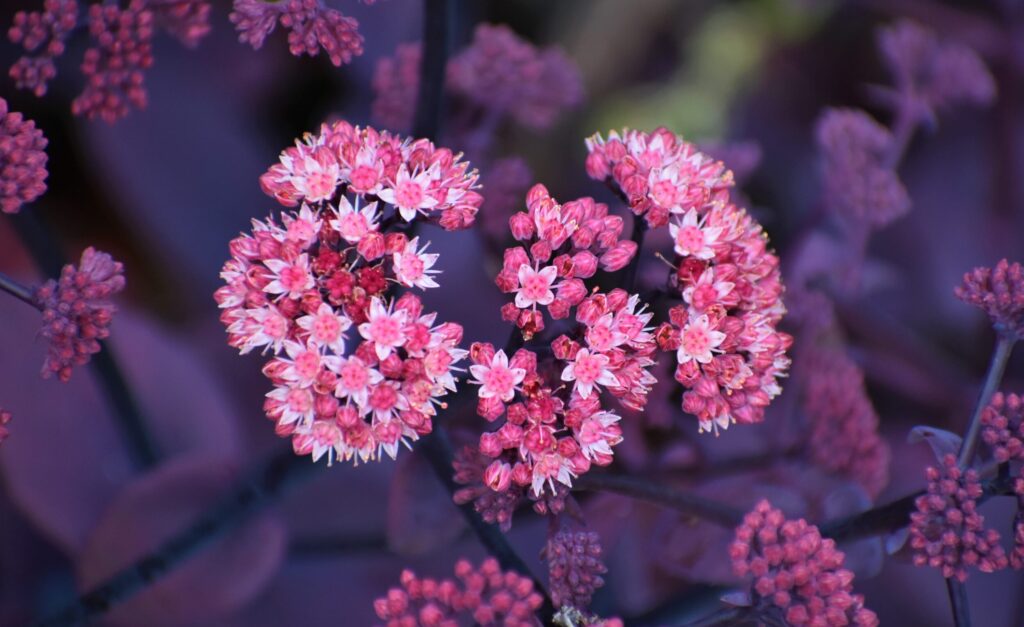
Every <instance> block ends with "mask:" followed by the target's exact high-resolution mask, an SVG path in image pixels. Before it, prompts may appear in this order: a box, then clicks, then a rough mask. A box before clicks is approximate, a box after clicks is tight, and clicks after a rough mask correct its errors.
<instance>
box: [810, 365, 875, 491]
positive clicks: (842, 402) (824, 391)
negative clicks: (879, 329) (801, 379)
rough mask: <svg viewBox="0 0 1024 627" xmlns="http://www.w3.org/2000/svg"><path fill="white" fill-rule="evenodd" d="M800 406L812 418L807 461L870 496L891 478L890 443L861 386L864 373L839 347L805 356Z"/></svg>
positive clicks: (862, 385)
mask: <svg viewBox="0 0 1024 627" xmlns="http://www.w3.org/2000/svg"><path fill="white" fill-rule="evenodd" d="M808 362H809V363H808V365H807V373H808V374H807V378H806V382H805V386H806V387H805V389H804V399H803V406H804V412H805V413H806V416H807V420H808V422H809V423H810V425H809V426H810V437H809V440H808V448H809V452H810V457H811V460H812V461H813V462H814V463H815V464H816V465H817V466H819V467H820V468H823V469H825V470H827V471H828V472H832V473H837V474H841V475H844V476H847V477H849V478H850V479H852V480H853V481H855V482H856V483H857V484H859V485H860V486H861V487H863V488H864V491H865V492H867V493H868V495H869V496H871V497H872V498H874V497H877V496H878V494H879V493H880V492H881V491H882V489H883V488H885V486H886V484H888V483H889V459H890V452H889V446H888V445H887V444H886V443H885V441H884V440H883V439H882V437H881V435H880V434H879V433H878V414H876V413H875V408H874V407H873V406H872V404H871V399H869V398H868V396H867V392H866V390H865V389H864V373H863V372H861V370H860V368H859V367H857V365H856V364H854V363H853V362H852V361H851V360H850V359H849V358H848V357H847V356H846V355H844V354H842V353H841V352H839V351H834V350H831V351H830V350H828V349H821V350H816V351H815V352H814V353H812V354H811V355H810V356H809V359H808Z"/></svg>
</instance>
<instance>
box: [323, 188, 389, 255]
mask: <svg viewBox="0 0 1024 627" xmlns="http://www.w3.org/2000/svg"><path fill="white" fill-rule="evenodd" d="M356 204H357V205H358V200H357V202H356ZM335 216H336V218H335V219H334V220H332V221H331V228H333V229H335V230H336V231H338V234H339V235H341V238H342V239H344V240H345V241H346V242H348V243H349V244H358V243H359V242H360V241H361V240H362V239H363V238H364V237H366V236H367V235H368V234H369V233H370V232H371V231H376V230H377V216H378V213H377V203H376V202H371V203H369V204H367V205H366V206H364V207H363V208H362V209H357V208H356V207H354V206H353V205H352V203H350V202H349V201H348V198H345V197H344V196H342V198H341V200H340V201H338V207H337V209H335Z"/></svg>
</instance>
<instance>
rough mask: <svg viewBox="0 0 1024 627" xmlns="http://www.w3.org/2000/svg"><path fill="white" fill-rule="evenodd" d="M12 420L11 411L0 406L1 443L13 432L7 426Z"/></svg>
mask: <svg viewBox="0 0 1024 627" xmlns="http://www.w3.org/2000/svg"><path fill="white" fill-rule="evenodd" d="M10 422H11V412H9V411H7V410H6V409H3V408H0V444H3V443H4V440H6V439H7V436H9V435H10V434H11V431H10V429H8V428H7V425H8V424H9V423H10Z"/></svg>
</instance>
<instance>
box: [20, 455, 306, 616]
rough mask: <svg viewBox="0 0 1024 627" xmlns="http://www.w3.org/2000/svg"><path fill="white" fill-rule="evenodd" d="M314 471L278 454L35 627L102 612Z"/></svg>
mask: <svg viewBox="0 0 1024 627" xmlns="http://www.w3.org/2000/svg"><path fill="white" fill-rule="evenodd" d="M315 468H317V465H316V464H314V463H312V462H310V461H309V459H308V458H306V457H299V456H298V455H296V454H295V453H294V452H292V450H291V449H288V450H285V451H283V452H281V453H280V454H278V455H276V456H275V457H273V458H272V459H270V460H269V461H268V462H266V463H264V464H262V465H260V467H258V468H257V469H256V470H255V471H254V472H253V473H252V474H250V475H249V477H248V479H246V480H245V481H242V482H241V483H240V484H238V486H237V488H236V489H235V490H234V491H233V492H232V493H231V494H230V495H228V496H227V497H226V498H224V500H222V501H221V502H220V503H218V504H217V505H216V506H214V507H213V508H212V509H211V510H210V511H209V512H207V513H206V514H205V515H204V516H203V517H202V518H200V519H199V520H197V521H196V522H194V523H193V524H191V525H189V526H188V527H187V528H186V529H185V530H184V531H182V532H181V533H179V534H178V535H176V536H174V537H173V538H171V539H170V540H168V541H167V542H165V543H163V544H162V545H160V547H159V548H157V549H156V550H155V551H153V552H152V553H150V554H148V555H146V556H144V557H143V558H141V559H140V560H138V561H137V562H135V563H134V564H132V565H131V566H129V567H128V568H125V569H124V570H122V571H120V572H119V573H117V574H115V575H114V576H113V577H111V578H109V579H108V580H107V581H105V582H104V583H102V584H100V585H99V586H97V587H95V588H93V589H92V590H90V591H89V592H87V593H86V594H84V595H83V596H81V597H79V599H78V600H77V601H75V602H74V603H72V604H71V605H69V606H68V607H66V608H64V609H63V610H61V611H60V612H58V613H56V614H55V615H53V616H52V617H50V618H49V619H46V620H43V621H41V622H39V623H36V625H37V627H58V626H62V625H78V624H81V623H84V622H86V621H88V620H90V619H91V618H94V617H96V616H100V615H102V614H104V613H106V612H107V611H109V610H110V609H111V608H113V607H114V606H115V605H117V604H118V603H120V602H122V601H125V600H126V599H128V598H130V597H132V596H134V595H135V594H137V593H139V592H140V591H142V590H143V589H145V588H146V587H148V586H149V585H151V584H153V583H155V582H156V581H157V580H159V579H160V578H162V577H164V576H165V575H167V574H168V573H170V572H172V571H174V570H175V569H176V568H177V567H178V566H180V565H181V564H182V563H183V562H184V561H185V560H187V559H188V558H189V557H191V556H193V555H195V554H196V553H197V552H199V551H200V550H202V549H204V548H206V547H207V546H208V545H210V544H211V543H213V541H214V540H216V539H217V538H219V537H221V536H222V535H224V534H225V533H226V532H228V531H230V530H231V529H233V528H234V527H236V526H237V525H239V524H241V523H242V522H244V521H245V520H246V519H247V518H248V517H249V516H250V515H252V514H253V513H255V512H256V511H258V510H260V509H262V507H263V506H264V505H266V504H267V502H268V500H269V499H270V498H271V497H274V496H277V495H279V494H280V493H281V492H282V491H284V489H285V488H287V487H288V486H290V485H292V484H293V483H295V481H296V480H297V479H298V478H300V477H302V476H305V475H307V474H312V472H313V470H314V469H315Z"/></svg>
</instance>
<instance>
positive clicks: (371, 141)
mask: <svg viewBox="0 0 1024 627" xmlns="http://www.w3.org/2000/svg"><path fill="white" fill-rule="evenodd" d="M460 157H461V155H457V154H453V153H452V152H451V151H450V150H448V149H447V148H438V147H435V146H434V144H433V143H431V142H429V141H427V140H425V139H420V140H416V141H410V140H408V139H402V138H400V137H398V136H395V135H391V134H390V133H388V132H387V131H380V132H378V131H376V130H374V129H372V128H369V127H367V128H364V129H361V128H359V127H357V126H352V125H350V124H348V123H347V122H337V123H335V124H333V125H330V126H328V125H324V126H323V128H322V129H321V132H320V133H319V134H317V135H313V134H307V135H306V136H305V137H304V138H303V139H302V140H300V141H296V142H295V146H294V147H292V148H288V149H287V150H285V151H284V152H283V153H281V159H280V163H278V164H276V165H274V166H273V167H271V168H270V170H269V171H268V172H267V173H266V174H264V175H263V176H262V177H260V185H261V187H262V188H263V191H265V192H266V193H267V194H269V195H271V196H273V197H274V198H276V199H277V201H278V202H280V203H281V204H283V205H285V206H287V207H294V206H296V205H298V204H299V203H300V202H305V203H310V204H317V203H323V202H325V201H327V200H329V199H331V198H332V197H333V196H334V195H335V193H336V192H337V191H338V190H339V189H342V190H343V191H345V192H351V193H353V194H356V195H359V196H363V197H365V198H366V199H368V200H369V201H382V202H383V203H386V204H387V205H389V206H391V207H393V208H394V210H395V212H396V213H397V215H398V216H399V217H400V218H401V219H402V220H403V221H405V222H411V221H412V220H413V219H415V218H417V216H418V217H419V218H420V219H426V220H427V221H429V222H432V223H436V224H440V225H441V226H442V227H443V228H444V229H446V230H449V231H453V230H458V229H464V228H466V227H468V226H469V225H471V224H472V223H473V220H474V219H475V218H476V214H477V211H479V208H480V203H481V202H482V201H483V197H482V196H480V194H478V193H477V192H476V191H475V189H476V187H477V178H478V175H477V172H476V170H470V169H469V164H468V163H467V162H465V161H462V160H461V159H460ZM354 211H356V213H358V214H359V215H358V216H357V215H354V214H352V215H347V217H344V219H343V220H341V222H342V223H341V224H340V225H339V228H340V229H344V231H345V232H344V233H343V238H344V239H345V241H347V242H348V243H350V244H361V245H362V246H363V247H364V248H365V249H366V250H367V252H370V253H372V252H378V253H379V252H382V251H381V250H380V247H381V246H382V245H383V240H384V236H383V234H382V233H380V232H379V230H378V228H377V227H376V223H375V222H373V221H368V220H369V219H370V218H371V217H372V216H373V215H376V213H375V209H372V208H370V207H369V204H365V205H363V206H362V207H361V208H359V209H358V210H355V209H354ZM359 216H362V217H359ZM390 218H391V219H392V220H394V215H392V216H390ZM370 249H373V250H370ZM371 256H374V255H371Z"/></svg>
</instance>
